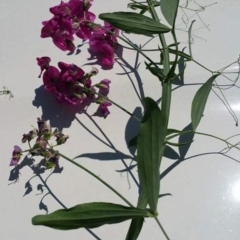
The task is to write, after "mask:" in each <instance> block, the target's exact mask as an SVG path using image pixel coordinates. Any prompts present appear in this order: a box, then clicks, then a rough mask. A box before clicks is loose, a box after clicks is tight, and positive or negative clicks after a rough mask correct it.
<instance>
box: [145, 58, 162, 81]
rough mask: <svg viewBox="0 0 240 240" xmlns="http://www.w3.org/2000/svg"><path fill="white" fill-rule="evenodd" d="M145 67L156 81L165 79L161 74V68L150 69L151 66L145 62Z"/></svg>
mask: <svg viewBox="0 0 240 240" xmlns="http://www.w3.org/2000/svg"><path fill="white" fill-rule="evenodd" d="M145 65H146V67H147V69H148V70H149V71H150V72H151V73H152V74H153V75H154V76H156V77H158V79H159V80H160V81H163V80H164V78H165V75H164V73H163V69H161V68H157V67H151V64H148V63H147V62H145Z"/></svg>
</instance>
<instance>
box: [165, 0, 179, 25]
mask: <svg viewBox="0 0 240 240" xmlns="http://www.w3.org/2000/svg"><path fill="white" fill-rule="evenodd" d="M178 4H179V0H161V11H162V14H163V16H164V17H165V19H166V20H167V22H168V23H169V24H170V25H171V26H173V27H174V25H175V20H176V16H177V11H178Z"/></svg>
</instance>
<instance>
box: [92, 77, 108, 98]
mask: <svg viewBox="0 0 240 240" xmlns="http://www.w3.org/2000/svg"><path fill="white" fill-rule="evenodd" d="M110 83H111V81H110V80H108V79H103V80H102V81H100V83H98V84H96V85H95V86H96V87H97V88H99V92H98V93H99V94H101V95H104V96H107V95H108V93H109V88H110V86H109V84H110Z"/></svg>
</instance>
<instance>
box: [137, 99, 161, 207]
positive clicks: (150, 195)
mask: <svg viewBox="0 0 240 240" xmlns="http://www.w3.org/2000/svg"><path fill="white" fill-rule="evenodd" d="M165 132H166V131H165V124H164V120H163V116H162V113H161V110H160V109H159V107H158V105H157V104H156V103H155V101H154V100H152V99H151V98H145V115H144V117H143V120H142V123H141V127H140V133H139V135H138V139H137V160H138V174H139V179H140V185H141V186H142V187H143V191H144V192H145V194H146V198H147V201H148V203H149V206H150V208H151V210H153V211H156V210H157V202H158V195H159V165H160V160H161V157H162V152H161V151H162V148H164V140H165V136H166V133H165Z"/></svg>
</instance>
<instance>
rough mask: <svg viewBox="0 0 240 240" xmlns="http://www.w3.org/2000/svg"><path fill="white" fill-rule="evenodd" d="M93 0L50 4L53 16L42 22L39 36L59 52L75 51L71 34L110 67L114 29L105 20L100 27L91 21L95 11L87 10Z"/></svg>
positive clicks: (93, 18)
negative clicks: (50, 41)
mask: <svg viewBox="0 0 240 240" xmlns="http://www.w3.org/2000/svg"><path fill="white" fill-rule="evenodd" d="M92 2H93V0H69V1H68V2H63V1H62V2H61V3H60V4H59V5H57V6H54V7H51V8H50V12H51V13H52V14H53V17H52V18H51V19H50V20H48V21H43V22H42V24H43V27H42V30H41V37H42V38H48V37H50V38H52V40H53V43H54V44H55V45H56V46H57V47H58V48H60V49H61V50H63V51H71V52H73V51H74V50H75V45H74V43H73V41H74V35H76V36H77V37H79V38H81V39H83V40H89V44H90V50H91V51H92V52H93V53H94V54H95V56H96V57H97V58H98V59H99V60H100V62H101V64H102V65H103V66H107V67H112V66H113V64H114V51H115V49H116V48H117V39H116V37H114V36H112V35H111V34H110V31H111V32H113V33H114V34H115V35H118V30H117V29H115V28H114V27H112V26H111V25H109V24H107V23H105V24H104V27H102V26H101V25H98V24H95V23H94V20H95V18H96V16H95V14H94V13H92V12H90V11H89V9H90V7H91V6H92Z"/></svg>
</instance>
